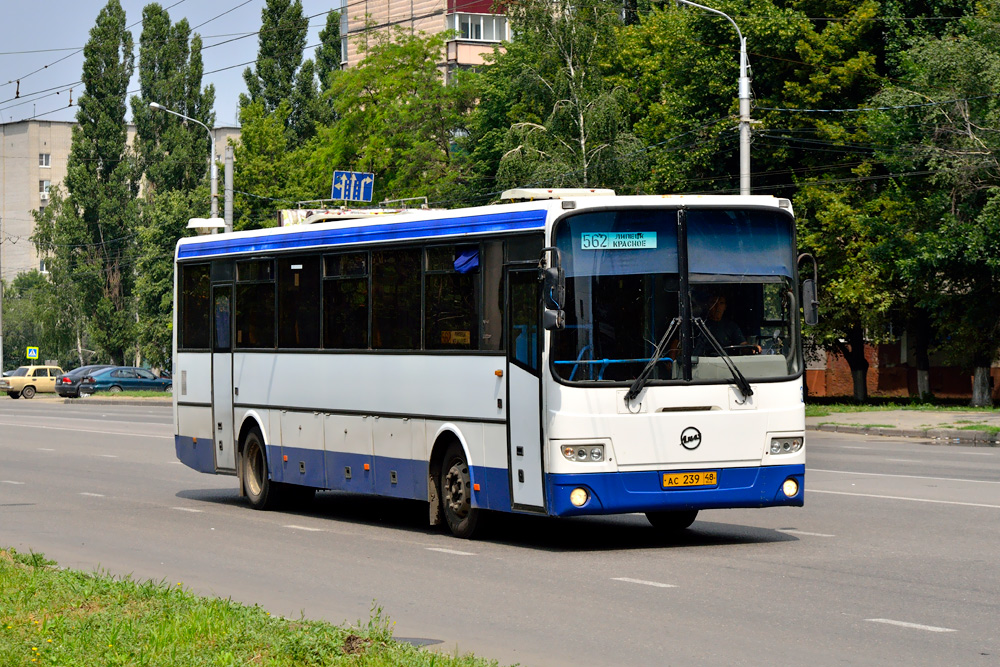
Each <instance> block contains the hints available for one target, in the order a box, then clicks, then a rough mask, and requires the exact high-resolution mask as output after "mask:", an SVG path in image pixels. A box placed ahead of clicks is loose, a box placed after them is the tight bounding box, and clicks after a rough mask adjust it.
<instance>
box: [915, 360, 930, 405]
mask: <svg viewBox="0 0 1000 667" xmlns="http://www.w3.org/2000/svg"><path fill="white" fill-rule="evenodd" d="M917 396H919V397H920V400H921V401H925V400H927V399H929V398H930V397H931V374H930V372H928V371H926V370H921V369H919V368H918V370H917Z"/></svg>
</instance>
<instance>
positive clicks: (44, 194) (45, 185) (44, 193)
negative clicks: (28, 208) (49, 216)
mask: <svg viewBox="0 0 1000 667" xmlns="http://www.w3.org/2000/svg"><path fill="white" fill-rule="evenodd" d="M51 185H52V182H51V181H38V196H39V197H40V198H41V200H42V201H48V199H49V187H50V186H51Z"/></svg>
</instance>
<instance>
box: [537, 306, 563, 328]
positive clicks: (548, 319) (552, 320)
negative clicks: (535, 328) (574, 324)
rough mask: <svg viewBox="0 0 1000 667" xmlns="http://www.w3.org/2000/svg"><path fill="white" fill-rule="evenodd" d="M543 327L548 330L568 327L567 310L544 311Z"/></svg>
mask: <svg viewBox="0 0 1000 667" xmlns="http://www.w3.org/2000/svg"><path fill="white" fill-rule="evenodd" d="M542 328H543V329H545V330H546V331H553V330H556V329H564V328H566V311H564V310H549V309H548V308H546V309H545V310H543V311H542Z"/></svg>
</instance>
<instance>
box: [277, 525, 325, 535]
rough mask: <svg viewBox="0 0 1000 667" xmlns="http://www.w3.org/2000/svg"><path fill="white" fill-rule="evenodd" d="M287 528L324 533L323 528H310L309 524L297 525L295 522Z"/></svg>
mask: <svg viewBox="0 0 1000 667" xmlns="http://www.w3.org/2000/svg"><path fill="white" fill-rule="evenodd" d="M285 528H291V529H292V530H307V531H309V532H310V533H322V532H323V529H322V528H310V527H309V526H296V525H294V524H289V525H287V526H285Z"/></svg>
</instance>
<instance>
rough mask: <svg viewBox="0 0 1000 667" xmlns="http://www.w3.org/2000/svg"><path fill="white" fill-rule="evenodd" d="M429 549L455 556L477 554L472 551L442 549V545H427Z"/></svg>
mask: <svg viewBox="0 0 1000 667" xmlns="http://www.w3.org/2000/svg"><path fill="white" fill-rule="evenodd" d="M427 550H428V551H438V552H440V553H443V554H451V555H453V556H475V555H476V554H474V553H472V552H471V551H456V550H455V549H442V548H440V547H427Z"/></svg>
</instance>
